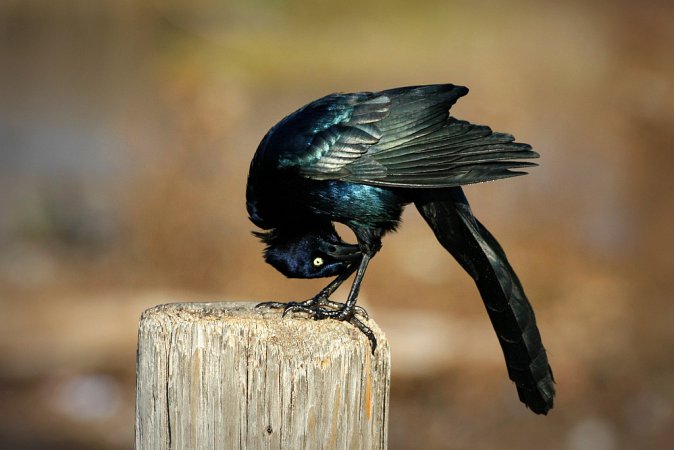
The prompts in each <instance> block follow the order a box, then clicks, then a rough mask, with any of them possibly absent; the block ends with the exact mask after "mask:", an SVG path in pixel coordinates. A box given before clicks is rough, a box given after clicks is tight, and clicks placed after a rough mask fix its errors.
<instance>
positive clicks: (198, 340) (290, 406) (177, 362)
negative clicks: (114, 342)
mask: <svg viewBox="0 0 674 450" xmlns="http://www.w3.org/2000/svg"><path fill="white" fill-rule="evenodd" d="M254 305H255V304H254V303H176V304H167V305H159V306H156V307H154V308H150V309H148V310H147V311H145V312H144V313H143V315H142V316H141V319H140V329H139V333H138V361H137V369H136V376H137V381H136V383H137V385H136V449H137V450H156V449H236V448H238V449H361V448H362V449H384V448H386V445H387V425H388V401H389V385H390V352H389V347H388V343H387V341H386V338H385V336H384V334H383V333H382V331H381V330H380V329H379V327H377V325H376V324H375V323H374V322H373V321H368V322H367V324H368V326H370V327H371V328H372V330H373V331H374V333H375V335H376V337H377V342H378V344H379V345H378V347H377V351H376V352H375V354H374V355H372V353H371V350H370V343H369V341H368V340H367V338H366V337H365V336H364V335H363V334H362V333H360V331H358V330H356V329H355V328H354V327H353V326H351V325H349V324H345V323H342V322H338V321H334V320H322V321H314V320H310V319H306V318H303V317H290V316H287V317H285V318H281V313H280V311H279V310H265V309H256V308H255V307H254Z"/></svg>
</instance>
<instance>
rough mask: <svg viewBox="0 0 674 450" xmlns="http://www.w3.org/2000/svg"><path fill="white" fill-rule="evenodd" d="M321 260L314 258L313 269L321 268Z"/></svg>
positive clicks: (318, 257)
mask: <svg viewBox="0 0 674 450" xmlns="http://www.w3.org/2000/svg"><path fill="white" fill-rule="evenodd" d="M323 262H324V261H323V258H321V257H320V256H317V257H315V258H314V267H321V266H322V265H323Z"/></svg>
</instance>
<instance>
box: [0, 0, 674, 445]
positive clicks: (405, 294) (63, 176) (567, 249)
mask: <svg viewBox="0 0 674 450" xmlns="http://www.w3.org/2000/svg"><path fill="white" fill-rule="evenodd" d="M597 4H599V2H597ZM602 4H603V3H602ZM672 5H673V4H672V3H671V2H666V1H661V2H657V1H646V2H628V1H615V2H610V3H609V2H606V5H605V6H598V5H597V6H593V4H592V2H586V1H570V2H540V1H528V0H520V1H513V2H496V1H488V0H478V1H454V2H445V1H434V2H422V3H419V2H410V1H393V2H391V1H389V2H375V3H370V2H362V1H352V0H342V1H340V2H328V1H320V2H308V1H303V0H286V1H283V2H272V1H269V0H253V1H249V2H237V3H234V2H226V1H215V0H197V1H192V2H187V1H179V0H170V1H166V0H163V1H159V0H156V1H152V0H145V1H143V0H136V1H134V0H99V1H96V2H91V1H87V0H66V1H61V2H51V1H46V0H33V1H19V0H16V1H14V0H10V1H7V0H6V1H4V2H2V3H1V4H0V448H3V449H5V448H6V449H89V448H97V449H128V448H131V446H132V442H133V407H134V405H133V401H134V376H135V373H134V363H135V345H136V326H137V320H138V317H139V315H140V313H141V312H142V311H143V310H144V309H145V308H147V307H150V306H153V305H155V304H158V303H164V302H168V301H178V300H183V301H205V300H258V301H262V300H271V299H282V300H290V299H304V298H307V297H309V296H310V295H312V294H314V293H315V291H316V290H317V289H318V288H320V287H322V285H323V284H324V283H325V280H318V281H290V280H286V279H284V278H283V277H282V276H281V275H280V274H278V273H276V272H275V271H274V270H273V269H272V268H271V267H268V266H266V265H265V264H264V262H263V260H262V258H261V257H260V251H261V248H262V246H261V244H260V243H258V242H257V241H256V240H255V239H254V238H253V237H252V236H251V235H250V231H251V230H252V225H251V224H250V223H249V222H248V220H247V216H246V211H245V206H244V189H245V181H246V174H247V170H248V163H249V161H250V158H251V156H252V154H253V152H254V151H255V148H256V147H257V144H258V142H259V141H260V139H261V138H262V136H263V135H264V133H265V132H266V131H267V129H268V128H269V127H270V126H271V125H273V124H274V123H275V122H276V121H278V120H279V119H280V118H281V117H283V116H284V115H285V114H287V113H289V112H291V111H293V110H294V109H296V108H297V107H299V106H301V105H303V104H304V103H306V102H308V101H310V100H312V99H314V98H317V97H320V96H322V95H324V94H328V93H331V92H335V91H356V90H380V89H385V88H390V87H395V86H401V85H410V84H422V83H437V82H453V83H457V84H465V85H468V86H469V87H470V88H471V93H470V94H469V96H468V97H466V98H464V99H462V100H461V101H460V102H459V104H458V105H456V106H455V107H454V109H453V113H454V114H455V115H456V116H458V117H460V118H463V119H466V120H470V121H473V122H477V123H484V124H489V125H491V126H492V127H493V128H494V129H497V130H501V131H508V132H511V133H513V134H515V136H517V137H518V138H519V139H520V140H522V141H525V142H528V143H531V144H532V145H533V146H534V148H535V149H536V150H538V151H539V152H540V153H541V155H542V158H541V160H540V163H541V166H540V167H538V168H535V169H534V170H532V171H531V174H530V175H529V176H527V177H522V178H517V179H513V180H508V181H502V182H495V183H489V184H484V185H479V186H471V187H468V188H466V193H467V195H468V197H469V199H470V200H471V201H472V204H473V208H474V211H475V213H476V214H477V215H478V217H480V220H482V221H483V222H484V223H486V224H487V226H488V227H489V228H490V229H491V230H492V232H493V233H494V234H495V235H496V236H497V238H498V239H499V240H500V241H501V243H502V244H503V246H504V247H505V249H506V250H507V252H508V255H509V257H510V260H511V262H512V263H513V265H514V266H515V268H516V269H517V271H518V273H519V275H520V278H522V280H523V282H524V286H525V287H526V289H527V292H528V294H529V298H530V299H531V301H532V303H533V304H534V307H535V310H536V312H537V316H538V320H539V325H540V327H541V330H542V333H543V338H544V341H545V344H546V347H547V348H548V351H549V355H550V360H551V363H552V365H553V368H554V370H555V375H556V379H557V383H558V385H557V387H558V392H559V394H558V401H557V404H556V407H555V409H554V410H553V411H552V412H551V414H550V415H549V416H548V417H538V416H535V415H533V414H531V413H530V412H528V411H526V410H525V409H524V407H523V406H522V405H521V404H520V403H519V401H518V400H517V398H516V392H515V389H514V387H513V386H512V385H511V383H510V382H509V381H508V379H507V376H506V371H505V367H504V364H503V362H502V359H501V355H500V349H499V347H498V343H497V340H496V338H495V337H494V335H493V332H492V330H491V328H490V325H489V321H488V320H487V317H486V314H485V312H484V310H483V306H482V303H481V301H480V299H479V296H478V293H477V290H476V288H475V286H474V285H473V284H472V282H471V280H470V279H469V278H468V276H467V275H466V274H465V273H463V271H462V270H461V269H460V268H459V267H458V265H457V264H456V263H455V262H454V260H453V259H452V258H451V257H450V256H449V255H448V254H446V253H445V252H444V251H443V250H442V249H441V248H440V246H439V245H437V244H436V242H435V241H434V238H433V236H432V233H431V232H430V231H429V230H428V229H427V228H426V226H425V224H423V223H422V220H420V218H419V217H418V215H417V213H416V211H414V210H413V208H410V209H409V210H408V211H407V212H406V213H405V215H404V224H403V226H402V227H401V230H400V231H399V232H398V233H397V234H396V235H394V236H389V237H388V239H386V240H385V241H384V248H383V250H382V252H381V253H380V254H379V255H378V256H377V258H376V259H375V261H374V263H373V264H372V265H371V268H370V270H369V273H368V276H367V277H366V282H365V286H364V293H363V296H362V303H363V304H364V305H366V306H367V307H368V309H369V310H370V313H371V314H372V315H373V316H374V317H375V318H376V319H377V321H378V322H379V323H380V325H381V326H382V327H383V328H384V329H385V331H386V332H387V334H388V335H389V337H390V341H391V344H392V347H393V364H394V366H393V371H394V373H393V387H392V389H393V390H392V394H391V422H390V442H391V446H390V447H391V448H392V449H406V448H429V449H445V448H446V449H468V448H469V449H493V448H518V449H540V448H549V449H571V450H583V449H592V450H606V449H632V448H649V449H650V448H652V449H660V448H662V449H664V448H674V356H673V355H674V303H673V302H672V292H674V272H673V270H672V269H674V245H673V240H674V239H673V232H672V231H673V230H674V184H673V182H672V170H674V164H673V163H672V160H673V158H672V151H673V150H674V149H673V145H672V143H673V142H674V58H672V50H673V49H674V27H672V23H674V9H673V7H672ZM342 294H343V292H342Z"/></svg>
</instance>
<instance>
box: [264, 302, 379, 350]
mask: <svg viewBox="0 0 674 450" xmlns="http://www.w3.org/2000/svg"><path fill="white" fill-rule="evenodd" d="M256 307H257V308H274V309H283V312H282V313H281V317H285V316H286V315H287V314H288V313H291V312H292V313H305V314H307V315H308V316H309V317H311V318H312V319H314V320H325V319H333V320H339V321H342V322H348V323H350V324H351V325H353V326H354V327H356V328H358V329H359V330H360V331H361V332H362V333H363V334H364V335H365V336H366V337H367V338H368V340H369V341H370V347H371V348H372V353H374V351H375V349H376V348H377V339H376V338H375V336H374V333H373V332H372V330H371V329H370V328H369V327H368V326H367V325H365V324H364V323H363V321H362V320H361V319H359V318H358V317H356V316H360V317H361V318H363V319H365V320H367V319H368V314H367V311H365V309H364V308H362V307H360V306H355V305H354V306H352V307H351V308H348V307H347V305H346V304H345V303H340V302H333V301H331V300H328V299H327V298H324V297H320V296H316V297H314V298H311V299H309V300H305V301H303V302H287V303H283V302H263V303H259V304H258V305H257V306H256Z"/></svg>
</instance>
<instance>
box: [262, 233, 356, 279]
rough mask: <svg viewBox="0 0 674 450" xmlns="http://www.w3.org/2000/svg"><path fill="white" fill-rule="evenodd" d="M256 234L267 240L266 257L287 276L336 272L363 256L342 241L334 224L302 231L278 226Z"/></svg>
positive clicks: (325, 274) (309, 275) (305, 276)
mask: <svg viewBox="0 0 674 450" xmlns="http://www.w3.org/2000/svg"><path fill="white" fill-rule="evenodd" d="M254 234H255V235H256V236H258V237H259V238H260V239H261V240H262V241H263V242H264V243H265V244H267V248H266V249H265V251H264V259H265V261H267V263H269V264H271V265H272V266H273V267H274V268H275V269H276V270H278V271H279V272H281V273H282V274H283V275H285V276H286V277H288V278H320V277H331V276H336V275H339V274H340V273H342V272H343V271H344V270H346V268H347V267H348V266H349V265H350V264H352V263H353V262H354V261H357V260H358V259H360V256H361V253H360V248H359V247H358V246H357V245H353V244H347V243H346V242H344V241H342V239H341V238H340V237H339V235H338V234H337V232H336V231H335V229H334V228H333V227H332V226H330V227H329V228H328V229H320V230H311V231H302V232H298V231H296V230H292V231H286V230H283V229H278V228H277V229H274V230H272V231H270V232H266V233H254Z"/></svg>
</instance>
